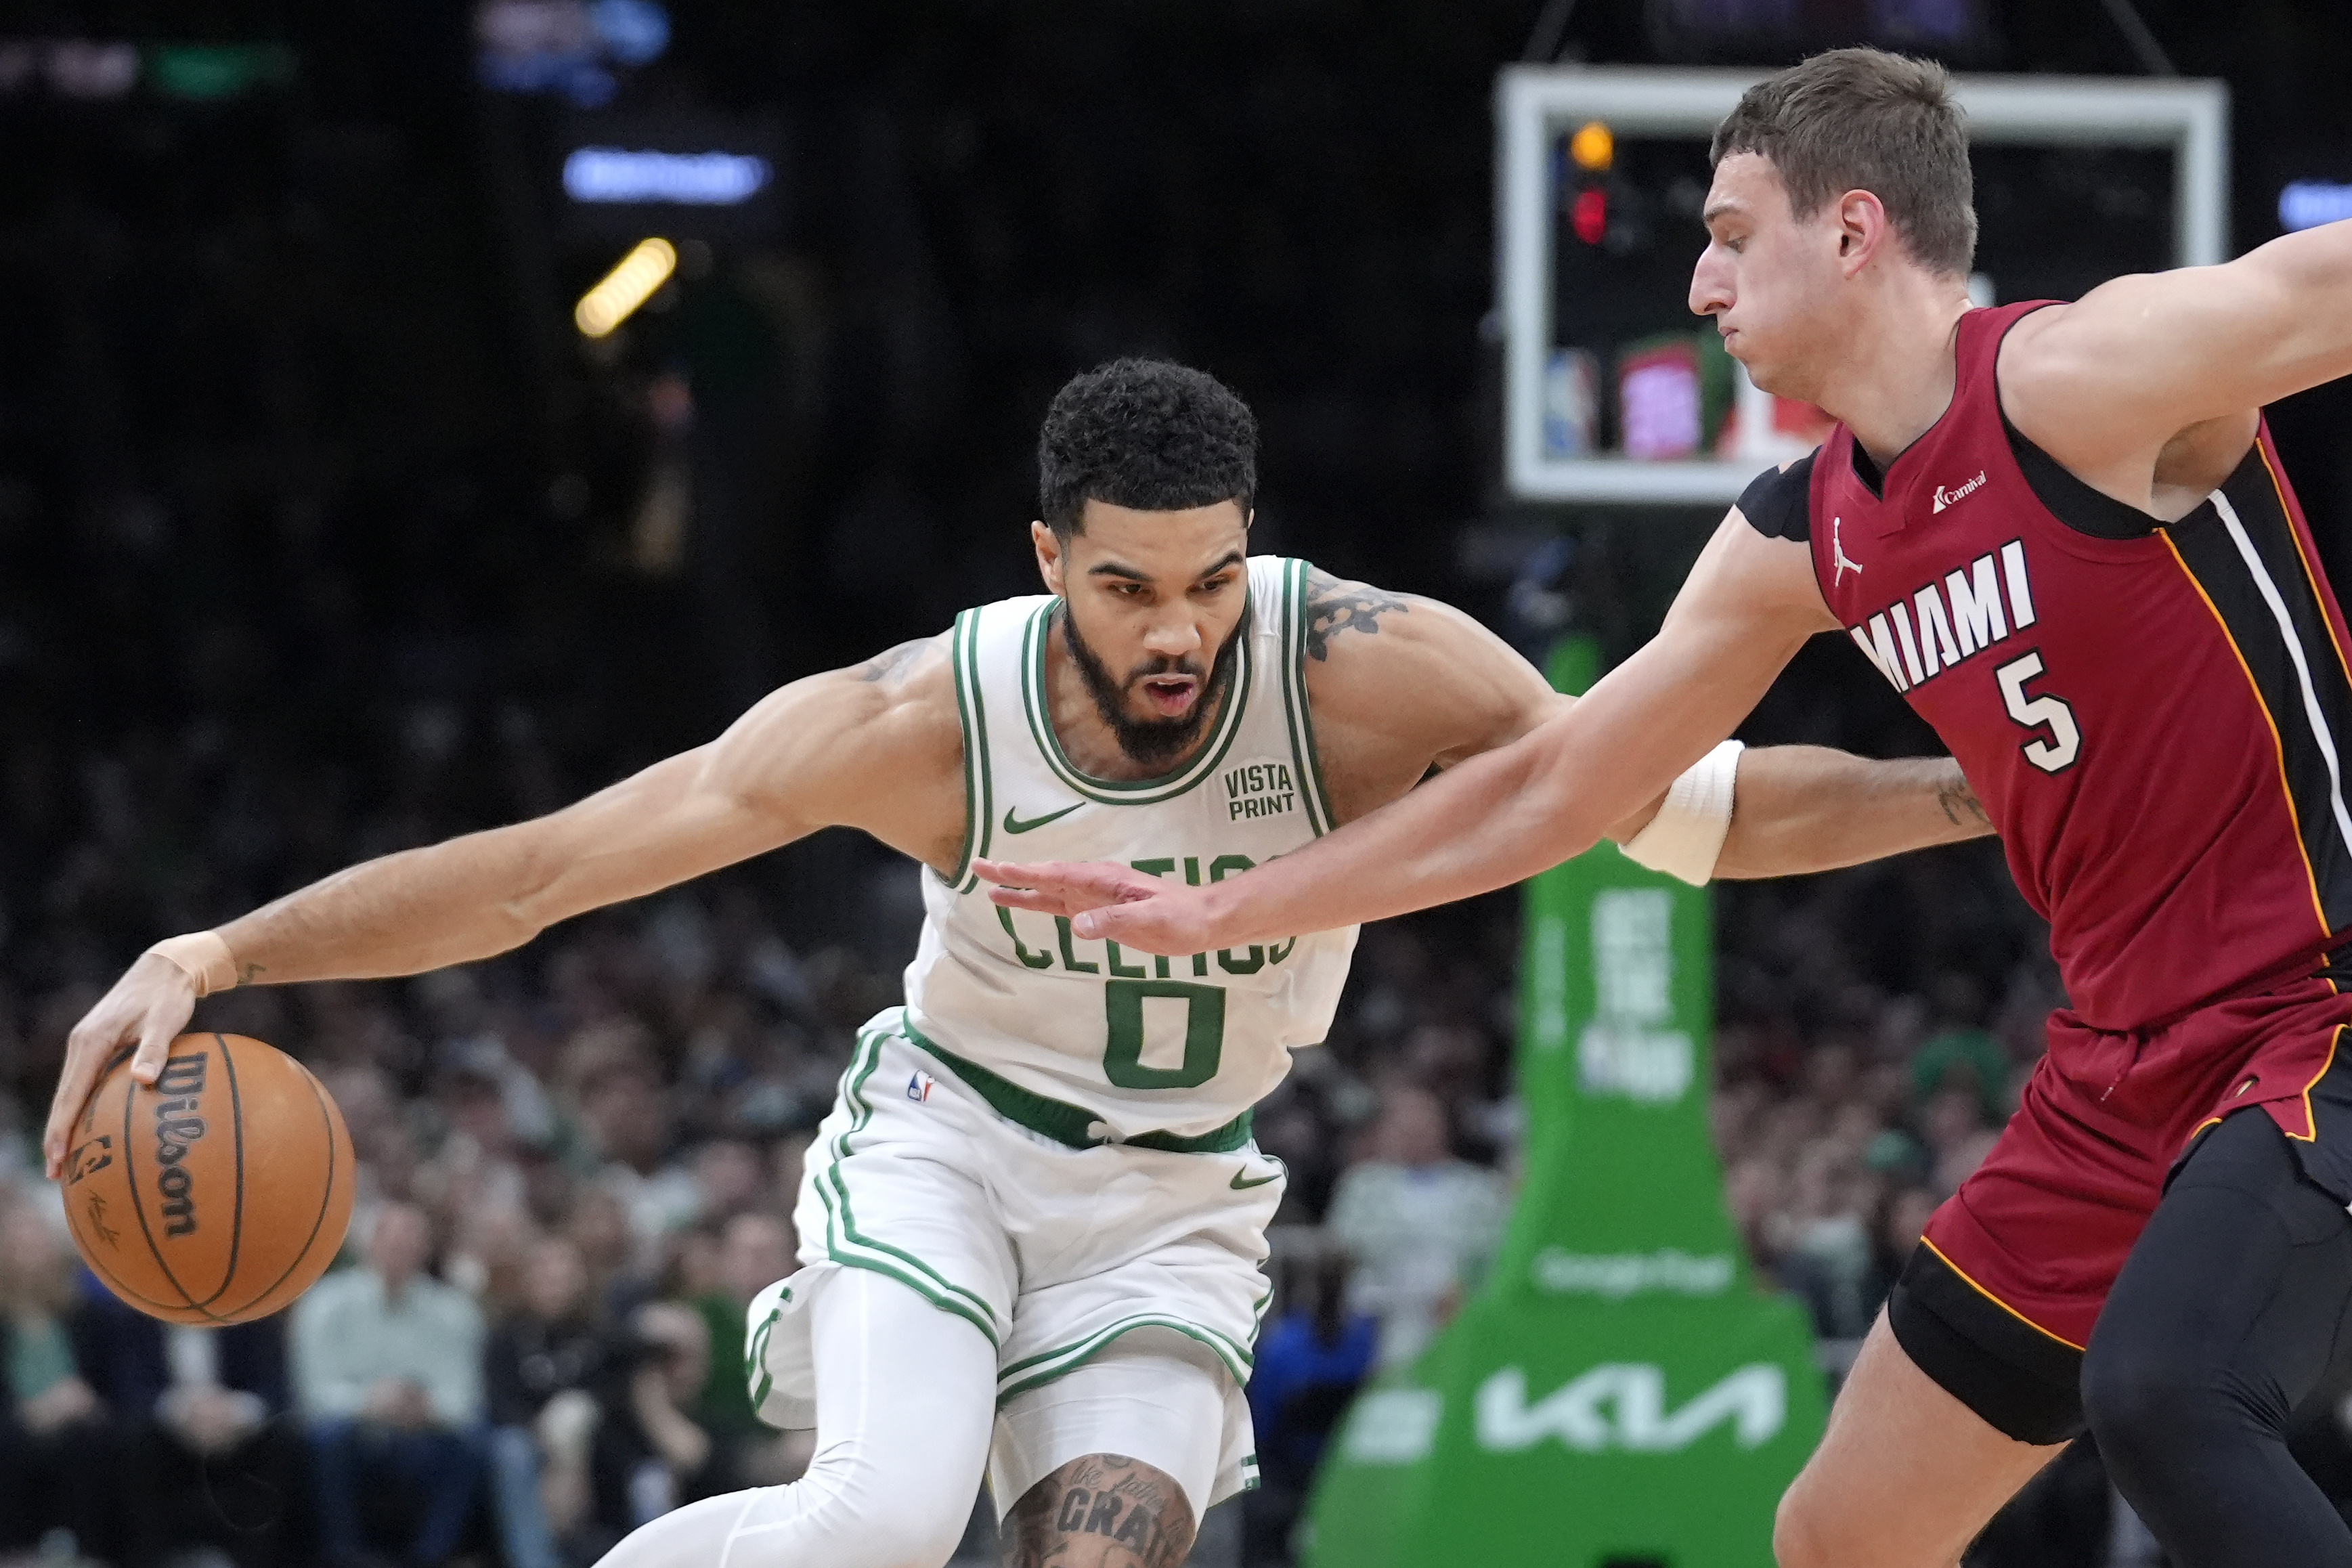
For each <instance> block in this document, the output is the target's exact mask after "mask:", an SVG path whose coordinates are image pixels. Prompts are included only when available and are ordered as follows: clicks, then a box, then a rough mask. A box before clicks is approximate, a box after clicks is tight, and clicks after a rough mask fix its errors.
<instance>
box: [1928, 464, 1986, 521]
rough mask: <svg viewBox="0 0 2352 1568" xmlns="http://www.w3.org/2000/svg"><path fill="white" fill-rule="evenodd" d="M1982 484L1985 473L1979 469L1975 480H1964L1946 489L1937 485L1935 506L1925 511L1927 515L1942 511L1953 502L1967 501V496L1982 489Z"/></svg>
mask: <svg viewBox="0 0 2352 1568" xmlns="http://www.w3.org/2000/svg"><path fill="white" fill-rule="evenodd" d="M1984 482H1985V471H1984V470H1983V469H1979V470H1978V471H1977V477H1976V478H1975V479H1969V480H1966V481H1965V482H1963V483H1960V484H1957V485H1952V486H1948V487H1947V486H1944V485H1937V487H1936V504H1935V505H1934V506H1932V507H1930V508H1928V509H1927V510H1928V512H1929V514H1930V515H1931V516H1932V515H1933V514H1934V513H1936V512H1939V511H1941V510H1944V509H1945V508H1946V507H1948V506H1949V505H1951V504H1952V503H1953V502H1954V501H1957V500H1967V499H1968V498H1969V496H1971V495H1973V494H1975V493H1976V492H1977V491H1979V490H1980V489H1984Z"/></svg>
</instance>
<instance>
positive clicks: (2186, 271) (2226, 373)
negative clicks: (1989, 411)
mask: <svg viewBox="0 0 2352 1568" xmlns="http://www.w3.org/2000/svg"><path fill="white" fill-rule="evenodd" d="M2346 374H2352V221H2347V222H2342V223H2333V224H2327V225H2324V226H2321V227H2318V228H2313V229H2306V230H2305V231H2304V232H2302V233H2300V234H2290V235H2286V236H2284V237H2281V238H2278V239H2274V240H2273V241H2271V242H2270V243H2269V244H2267V245H2264V246H2262V247H2258V248H2256V249H2254V250H2252V251H2249V252H2247V253H2246V254H2245V255H2244V256H2242V257H2240V258H2237V259H2236V260H2234V261H2231V262H2227V263H2225V264H2223V265H2221V266H2218V267H2184V268H2179V269H2177V270H2174V271H2170V272H2152V273H2142V274H2137V275H2134V276H2131V277H2126V278H2117V279H2113V280H2111V281H2109V282H2106V283H2103V284H2101V285H2100V286H2099V287H2098V288H2096V289H2092V290H2091V291H2090V292H2089V293H2087V294H2085V295H2084V296H2083V298H2082V299H2080V300H2076V301H2074V303H2073V304H2070V305H2059V306H2053V307H2052V308H2050V309H2047V310H2036V311H2034V312H2032V314H2030V315H2028V316H2026V317H2025V318H2023V319H2022V320H2021V321H2019V322H2018V323H2017V325H2016V326H2015V327H2014V328H2012V329H2011V331H2010V334H2009V338H2008V340H2007V341H2006V342H2004V344H2003V345H2002V349H2001V355H2000V393H2001V404H2002V406H2003V408H2004V409H2005V410H2006V411H2007V412H2008V414H2009V416H2010V417H2011V420H2012V421H2013V422H2014V423H2015V424H2016V425H2017V426H2018V428H2019V429H2020V430H2021V431H2022V432H2023V433H2024V434H2025V435H2026V436H2027V437H2029V438H2031V439H2032V441H2033V442H2034V443H2035V444H2036V445H2037V446H2039V447H2042V449H2043V450H2044V451H2046V452H2048V453H2049V454H2050V455H2051V456H2052V457H2053V458H2056V459H2057V460H2058V461H2059V462H2060V463H2062V464H2063V465H2064V466H2065V467H2066V468H2068V469H2070V470H2071V471H2073V472H2074V474H2076V475H2077V476H2078V477H2080V478H2082V479H2084V480H2086V481H2087V482H2089V483H2090V484H2092V485H2094V486H2095V487H2096V488H2098V489H2102V490H2105V491H2106V492H2107V493H2109V494H2111V495H2114V496H2115V497H2116V499H2117V500H2123V501H2126V502H2127V503H2129V504H2132V505H2136V506H2140V507H2143V508H2146V507H2147V506H2148V505H2149V504H2150V497H2149V489H2150V485H2151V473H2152V472H2154V475H2155V478H2154V483H2156V484H2158V485H2161V484H2163V483H2165V482H2167V481H2166V477H2165V475H2164V473H2163V472H2162V471H2161V470H2163V469H2166V468H2184V467H2185V468H2188V469H2189V475H2187V476H2184V477H2183V478H2182V479H2180V480H2179V482H2181V483H2184V484H2188V485H2189V488H2190V489H2191V490H2192V491H2193V492H2194V494H2196V495H2201V494H2202V493H2203V492H2204V490H2205V489H2210V488H2211V486H2213V485H2217V484H2219V483H2220V482H2221V479H2222V478H2225V477H2226V475H2227V470H2228V468H2229V467H2231V466H2233V465H2234V462H2235V459H2236V458H2237V457H2238V456H2239V455H2240V454H2242V453H2243V452H2244V450H2245V444H2246V439H2247V437H2249V436H2250V435H2251V434H2252V428H2253V416H2254V411H2255V410H2256V409H2258V408H2260V407H2261V406H2262V405H2264V404H2267V403H2275V402H2277V401H2278V400H2279V399H2281V398H2283V397H2287V396H2290V395H2293V394H2294V393H2297V392H2302V391H2305V390H2306V389H2308V388H2310V387H2314V386H2317V385H2318V384H2321V383H2322V382H2326V381H2333V380H2335V379H2336V378H2337V377H2338V376H2342V375H2346ZM2205 443H2210V444H2211V445H2213V446H2214V447H2216V448H2217V450H2218V453H2219V458H2220V461H2221V464H2222V469H2221V472H2220V473H2211V472H2200V471H2199V468H2200V466H2199V465H2197V464H2195V463H2193V462H2191V463H2187V464H2184V462H2183V459H2184V458H2193V457H2194V456H2195V455H2196V454H2195V450H2194V449H2195V448H2196V447H2199V446H2200V444H2205ZM2192 476H2193V477H2192Z"/></svg>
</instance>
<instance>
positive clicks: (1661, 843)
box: [1625, 741, 1744, 887]
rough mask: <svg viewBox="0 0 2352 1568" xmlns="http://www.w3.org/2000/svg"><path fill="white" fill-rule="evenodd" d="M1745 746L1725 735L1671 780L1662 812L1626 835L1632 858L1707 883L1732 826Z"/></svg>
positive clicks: (1669, 873) (1628, 854) (1699, 883)
mask: <svg viewBox="0 0 2352 1568" xmlns="http://www.w3.org/2000/svg"><path fill="white" fill-rule="evenodd" d="M1743 749H1744V748H1743V747H1742V745H1741V743H1740V742H1738V741H1726V742H1723V744H1721V745H1720V746H1717V748H1716V749H1715V750H1713V751H1711V752H1708V753H1707V754H1706V755H1705V756H1703V757H1701V758H1700V759H1699V760H1698V761H1697V762H1696V763H1692V764H1691V765H1690V768H1689V770H1688V771H1687V772H1685V773H1684V774H1683V775H1682V777H1680V778H1678V779H1676V780H1675V782H1674V783H1673V784H1670V785H1668V786H1667V789H1666V804H1665V805H1662V806H1660V807H1658V815H1657V816H1654V817H1652V818H1651V819H1650V825H1649V826H1647V827H1644V828H1643V829H1642V831H1641V832H1639V833H1636V834H1635V835H1633V837H1631V838H1629V839H1627V840H1626V841H1625V854H1626V857H1627V858H1629V859H1631V860H1633V861H1634V862H1635V863H1636V864H1638V865H1643V866H1647V867H1648V868H1650V869H1652V870H1653V871H1664V873H1665V874H1666V875H1667V876H1669V877H1675V878H1679V879H1682V880H1683V881H1685V882H1688V883H1690V884H1692V885H1693V886H1694V887H1704V886H1705V885H1706V881H1707V879H1709V878H1710V877H1712V876H1714V875H1715V862H1716V858H1717V857H1718V856H1720V855H1721V854H1722V853H1723V839H1724V835H1726V834H1727V833H1729V832H1730V831H1731V797H1732V794H1733V784H1734V781H1735V780H1736V778H1737V776H1738V772H1739V753H1740V752H1741V751H1742V750H1743Z"/></svg>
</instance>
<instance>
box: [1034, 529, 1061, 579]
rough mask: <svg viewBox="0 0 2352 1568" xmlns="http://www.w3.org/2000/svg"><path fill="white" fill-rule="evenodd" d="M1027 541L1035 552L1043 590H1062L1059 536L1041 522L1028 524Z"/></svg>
mask: <svg viewBox="0 0 2352 1568" xmlns="http://www.w3.org/2000/svg"><path fill="white" fill-rule="evenodd" d="M1029 542H1030V544H1031V546H1032V547H1033V548H1034V549H1035V550H1036V552H1037V575H1038V576H1040V577H1043V578H1044V579H1045V592H1047V593H1049V594H1055V595H1059V594H1060V593H1061V592H1062V540H1061V536H1060V535H1059V534H1057V533H1055V531H1053V530H1052V529H1050V528H1048V527H1046V526H1045V524H1044V523H1043V522H1038V521H1032V522H1031V523H1030V524H1029Z"/></svg>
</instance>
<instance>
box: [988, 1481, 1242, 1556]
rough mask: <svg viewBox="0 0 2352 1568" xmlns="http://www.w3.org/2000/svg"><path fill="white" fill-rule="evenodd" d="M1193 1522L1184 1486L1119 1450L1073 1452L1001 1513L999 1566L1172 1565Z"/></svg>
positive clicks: (1186, 1546)
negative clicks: (1074, 1454)
mask: <svg viewBox="0 0 2352 1568" xmlns="http://www.w3.org/2000/svg"><path fill="white" fill-rule="evenodd" d="M1195 1528H1196V1524H1195V1521H1194V1520H1193V1518H1192V1504H1191V1503H1190V1502H1189V1501H1187V1500H1185V1497H1184V1489H1182V1488H1181V1487H1179V1486H1178V1485H1177V1484H1176V1483H1175V1481H1174V1480H1173V1479H1171V1478H1170V1477H1169V1476H1168V1475H1167V1474H1166V1472H1164V1471H1161V1470H1158V1469H1155V1468H1152V1467H1151V1466H1150V1465H1147V1464H1144V1463H1142V1462H1141V1461H1140V1460H1137V1459H1130V1458H1128V1457H1127V1456H1126V1455H1124V1454H1089V1455H1087V1457H1086V1458H1083V1459H1073V1460H1071V1461H1070V1462H1069V1463H1068V1464H1066V1465H1064V1466H1063V1467H1062V1468H1060V1469H1058V1470H1055V1472H1054V1473H1053V1474H1052V1475H1050V1476H1047V1477H1046V1478H1045V1479H1044V1480H1042V1481H1039V1482H1038V1483H1037V1484H1036V1485H1035V1486H1034V1487H1031V1488H1030V1489H1029V1491H1028V1493H1027V1495H1026V1496H1024V1497H1023V1498H1022V1500H1020V1501H1019V1502H1017V1503H1015V1504H1013V1511H1012V1512H1011V1513H1009V1514H1007V1515H1006V1516H1005V1520H1004V1531H1005V1533H1004V1568H1177V1565H1178V1564H1179V1563H1182V1562H1183V1561H1184V1559H1185V1557H1186V1556H1187V1555H1188V1554H1189V1553H1190V1552H1192V1533H1193V1531H1194V1529H1195Z"/></svg>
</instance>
